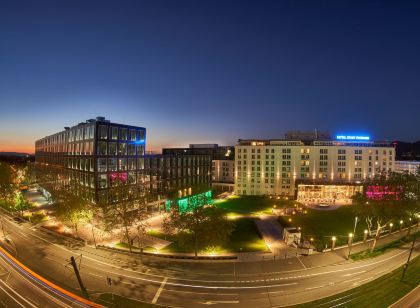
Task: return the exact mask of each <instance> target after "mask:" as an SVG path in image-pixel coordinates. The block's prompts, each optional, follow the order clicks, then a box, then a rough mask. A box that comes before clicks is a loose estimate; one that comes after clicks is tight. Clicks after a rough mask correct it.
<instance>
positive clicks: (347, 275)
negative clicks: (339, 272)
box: [343, 271, 366, 277]
mask: <svg viewBox="0 0 420 308" xmlns="http://www.w3.org/2000/svg"><path fill="white" fill-rule="evenodd" d="M361 273H366V271H360V272H356V273H349V274H345V275H343V277H349V276H353V275H357V274H361Z"/></svg>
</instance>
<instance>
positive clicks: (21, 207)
mask: <svg viewBox="0 0 420 308" xmlns="http://www.w3.org/2000/svg"><path fill="white" fill-rule="evenodd" d="M30 207H31V205H30V203H29V201H28V200H27V199H26V197H25V196H24V195H23V193H22V192H18V193H17V194H16V197H15V203H14V205H13V210H14V211H16V212H19V213H20V216H23V211H26V210H27V209H29V208H30Z"/></svg>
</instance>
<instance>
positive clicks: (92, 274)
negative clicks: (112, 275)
mask: <svg viewBox="0 0 420 308" xmlns="http://www.w3.org/2000/svg"><path fill="white" fill-rule="evenodd" d="M88 275H91V276H95V277H99V278H105V277H104V276H101V275H97V274H94V273H88Z"/></svg>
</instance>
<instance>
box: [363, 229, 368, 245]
mask: <svg viewBox="0 0 420 308" xmlns="http://www.w3.org/2000/svg"><path fill="white" fill-rule="evenodd" d="M367 236H368V230H365V231H364V232H363V243H364V242H366V239H367Z"/></svg>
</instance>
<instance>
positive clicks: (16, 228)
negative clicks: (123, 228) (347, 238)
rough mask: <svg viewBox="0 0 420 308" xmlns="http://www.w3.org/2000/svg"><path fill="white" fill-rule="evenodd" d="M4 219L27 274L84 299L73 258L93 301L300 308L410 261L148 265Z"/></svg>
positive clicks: (324, 257) (337, 257)
mask: <svg viewBox="0 0 420 308" xmlns="http://www.w3.org/2000/svg"><path fill="white" fill-rule="evenodd" d="M1 218H2V222H3V226H4V229H5V231H6V235H7V236H6V237H7V238H9V239H10V243H11V244H7V243H4V242H2V245H3V246H4V247H6V248H7V249H8V250H9V252H10V253H11V254H14V255H15V256H16V258H17V259H18V260H20V261H21V262H22V263H24V264H25V265H26V266H28V267H29V268H31V269H32V270H33V271H35V272H37V273H38V274H40V275H41V276H43V277H45V278H46V279H49V280H50V281H52V282H53V283H55V284H57V285H59V286H62V287H65V288H66V289H68V290H70V291H72V292H74V293H78V292H79V291H80V289H79V286H78V283H77V280H76V278H75V275H74V273H73V270H72V268H71V267H70V265H69V258H70V256H74V257H76V259H77V260H78V262H79V263H80V273H81V276H82V279H83V281H84V284H85V286H86V288H87V289H88V292H89V294H90V295H91V297H92V298H95V296H98V295H99V294H100V293H104V292H111V291H112V292H115V293H118V294H120V295H123V296H127V297H130V298H133V299H138V300H141V301H145V302H151V303H156V304H160V305H165V306H172V307H203V306H210V305H211V306H220V307H241V308H242V307H281V306H287V305H292V304H298V303H302V302H306V301H311V300H315V299H318V298H321V297H326V296H330V295H333V294H336V293H339V292H343V291H346V290H348V289H351V288H353V287H355V286H358V285H360V284H363V283H366V282H368V281H370V280H373V279H375V278H377V277H379V276H381V275H383V274H385V273H387V272H389V271H391V270H393V269H395V268H397V267H399V266H401V265H402V264H403V263H404V262H405V261H406V259H407V254H408V246H407V248H404V249H397V250H394V251H392V252H390V253H387V254H385V255H383V256H380V257H377V258H374V259H372V260H365V261H359V262H353V261H347V260H345V257H344V256H345V254H346V252H347V250H346V249H342V250H337V251H334V252H329V253H324V254H317V255H313V256H309V257H299V258H290V259H282V260H271V261H261V262H208V263H205V262H194V261H193V262H174V261H167V260H164V259H161V258H154V257H143V262H142V260H140V257H136V258H133V257H131V256H126V255H124V254H119V253H113V252H109V251H104V250H96V249H94V248H92V247H89V246H83V245H80V244H78V243H75V242H74V241H71V240H66V239H57V238H56V237H55V236H51V235H49V234H47V233H45V232H41V231H40V230H37V229H33V228H31V226H30V225H29V224H26V223H23V224H19V225H18V224H17V223H16V222H14V221H13V219H12V218H11V217H9V216H6V215H4V214H1ZM418 248H419V246H418V245H417V246H416V250H415V251H414V252H413V255H412V257H413V258H414V257H416V256H417V255H418V254H419V249H418ZM353 251H355V248H353ZM2 262H3V261H2ZM3 263H4V262H3ZM0 264H1V263H0ZM0 270H1V269H0ZM107 277H110V278H111V279H112V281H113V285H112V287H110V286H108V284H107ZM3 282H4V277H3V276H2V275H1V272H0V293H2V292H3V290H2V287H3V288H5V287H4V285H3ZM19 283H20V284H21V286H20V287H19V288H21V289H24V288H25V286H24V282H22V281H21V282H19ZM15 287H16V288H18V287H17V286H15V285H13V287H12V286H11V288H15ZM26 287H28V286H26ZM32 289H33V288H32ZM6 291H7V290H6V289H5V291H4V292H6ZM35 291H36V290H35ZM35 291H34V292H35ZM10 292H11V291H10ZM10 292H9V293H10ZM19 293H20V294H23V295H22V296H23V297H24V298H25V299H27V300H28V301H30V302H31V303H34V304H35V303H36V304H35V305H36V306H37V307H39V306H42V307H45V306H46V307H54V302H47V299H46V298H45V299H42V301H41V299H40V302H37V298H38V297H41V295H40V294H41V293H40V292H39V293H40V294H38V295H36V296H33V295H30V294H28V293H27V292H19ZM31 296H32V297H31ZM1 297H2V296H1ZM2 298H3V297H2ZM23 304H24V303H23ZM24 306H25V307H31V306H29V305H28V306H26V305H25V304H24ZM17 307H20V306H17Z"/></svg>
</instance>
